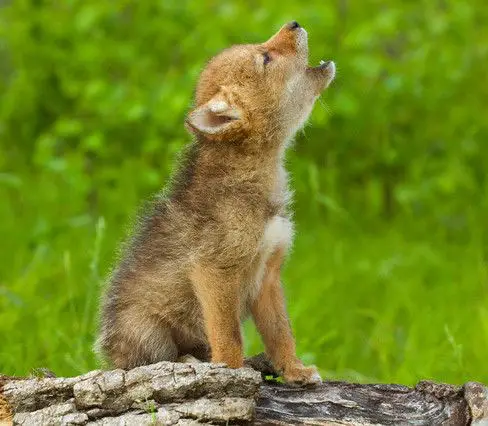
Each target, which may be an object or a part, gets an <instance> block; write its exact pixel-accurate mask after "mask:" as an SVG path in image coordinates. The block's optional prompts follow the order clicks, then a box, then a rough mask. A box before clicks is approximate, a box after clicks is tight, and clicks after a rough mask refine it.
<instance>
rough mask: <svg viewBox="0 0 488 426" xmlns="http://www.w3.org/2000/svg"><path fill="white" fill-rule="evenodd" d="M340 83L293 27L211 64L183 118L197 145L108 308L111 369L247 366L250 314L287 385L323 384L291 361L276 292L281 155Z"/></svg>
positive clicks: (129, 259)
mask: <svg viewBox="0 0 488 426" xmlns="http://www.w3.org/2000/svg"><path fill="white" fill-rule="evenodd" d="M334 75H335V65H334V63H333V62H332V61H329V62H321V64H320V65H319V66H317V67H310V66H308V41H307V32H306V31H305V30H304V29H303V28H302V27H300V25H299V24H298V23H297V22H290V23H288V24H286V25H284V26H283V27H282V28H281V29H280V31H278V33H277V34H275V35H274V36H273V37H271V38H270V39H269V40H268V41H266V42H265V43H262V44H250V45H237V46H233V47H231V48H229V49H226V50H224V51H223V52H221V53H220V54H219V55H217V56H216V57H215V58H213V59H212V60H211V61H210V62H209V63H208V65H207V66H206V68H205V69H204V70H203V72H202V74H201V77H200V80H199V82H198V85H197V89H196V95H195V108H194V109H193V110H192V111H191V112H190V113H189V114H188V116H187V119H186V126H187V128H188V129H189V131H190V132H192V133H193V134H194V137H195V140H194V142H193V143H192V144H191V145H190V146H189V148H188V149H187V152H186V155H185V157H184V160H183V162H182V164H181V165H180V167H179V171H178V173H176V176H175V177H174V179H173V182H172V185H171V187H170V189H169V191H168V192H167V193H166V194H165V196H164V197H160V198H159V199H157V200H156V201H154V202H153V204H152V209H151V211H149V212H148V213H147V214H146V216H145V218H144V219H143V220H142V221H141V223H140V225H139V229H138V230H137V232H136V234H135V236H134V237H133V238H132V240H131V242H130V243H129V244H128V247H127V248H126V250H125V254H124V255H123V257H122V259H121V261H120V262H119V264H118V266H117V267H116V269H115V270H114V272H113V274H112V276H111V279H110V285H109V288H108V291H107V293H106V295H105V298H104V301H103V305H102V314H101V330H100V336H99V338H98V342H97V347H98V349H99V350H100V351H101V352H102V353H104V354H105V355H106V356H107V357H108V359H109V360H111V362H112V363H113V364H114V365H115V366H116V367H119V368H124V369H129V368H132V367H135V366H138V365H142V364H150V363H154V362H158V361H162V360H168V361H175V360H177V359H178V358H179V357H180V356H183V355H185V354H190V355H193V356H194V357H196V358H198V359H200V360H211V361H212V362H223V363H226V364H227V365H228V366H229V367H232V368H237V367H241V366H242V365H243V349H242V338H241V330H240V324H241V321H242V320H243V319H245V318H246V317H247V316H248V315H252V317H253V319H254V321H255V323H256V326H257V329H258V330H259V332H260V334H261V335H262V338H263V341H264V344H265V347H266V352H267V355H268V356H269V358H270V359H271V361H272V362H273V364H274V366H275V368H276V370H277V371H279V372H280V373H281V374H282V375H283V377H284V378H285V380H287V381H289V382H295V383H315V382H318V381H320V376H319V374H318V372H317V370H316V368H315V367H306V366H304V365H303V364H302V362H301V361H300V360H299V359H298V358H297V356H296V354H295V341H294V338H293V335H292V332H291V329H290V325H289V321H288V316H287V313H286V310H285V304H284V299H283V293H282V288H281V283H280V268H281V265H282V263H283V259H284V257H285V255H286V252H287V249H288V247H289V246H290V244H291V240H292V236H293V225H292V222H291V214H290V211H289V204H290V198H291V197H290V191H289V189H288V183H287V173H286V171H285V168H284V156H285V150H286V147H287V146H288V144H289V142H290V140H291V139H292V138H293V137H294V135H295V133H296V131H297V130H298V129H300V128H301V126H303V124H304V123H305V121H306V120H307V117H308V116H309V115H310V113H311V111H312V108H313V105H314V102H315V100H316V99H317V98H318V96H319V95H320V93H321V92H322V91H323V90H324V89H325V88H326V87H327V86H328V85H329V83H330V82H331V81H332V80H333V78H334Z"/></svg>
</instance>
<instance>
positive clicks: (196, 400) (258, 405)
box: [0, 362, 488, 426]
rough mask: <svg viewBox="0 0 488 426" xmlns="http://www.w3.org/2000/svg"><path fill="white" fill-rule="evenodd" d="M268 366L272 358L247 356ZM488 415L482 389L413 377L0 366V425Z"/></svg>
mask: <svg viewBox="0 0 488 426" xmlns="http://www.w3.org/2000/svg"><path fill="white" fill-rule="evenodd" d="M250 364H251V365H254V366H255V367H257V368H260V369H263V370H265V371H266V374H270V370H269V365H268V364H266V363H265V364H261V365H259V363H256V362H255V363H254V364H253V363H250ZM202 423H206V424H225V425H227V424H257V425H297V424H313V425H345V424H346V425H373V424H374V425H378V424H379V425H393V424H395V425H398V424H415V425H433V424H435V425H468V424H473V425H488V389H487V388H486V387H485V386H483V385H481V384H479V383H475V382H470V383H467V384H465V385H464V386H461V387H456V386H451V385H444V384H435V383H432V382H420V383H419V384H418V385H417V386H416V387H415V388H409V387H407V386H401V385H359V384H352V383H344V382H324V383H322V384H321V385H319V386H316V387H310V388H298V387H292V386H289V385H284V384H281V383H277V382H269V381H262V379H261V374H260V373H259V372H257V371H254V370H252V369H250V368H242V369H238V370H231V369H228V368H225V366H223V365H218V364H208V363H194V364H182V363H170V362H160V363H157V364H153V365H148V366H142V367H137V368H134V369H133V370H130V371H123V370H112V371H98V370H97V371H92V372H90V373H88V374H84V375H82V376H78V377H72V378H53V377H44V378H39V377H37V378H36V377H31V378H12V377H6V376H0V425H3V424H16V425H24V426H28V425H68V424H70V425H107V426H108V425H154V424H161V425H194V424H202Z"/></svg>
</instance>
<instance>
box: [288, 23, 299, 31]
mask: <svg viewBox="0 0 488 426" xmlns="http://www.w3.org/2000/svg"><path fill="white" fill-rule="evenodd" d="M288 28H289V29H290V30H296V29H297V28H300V24H299V23H298V22H297V21H291V22H290V23H289V24H288Z"/></svg>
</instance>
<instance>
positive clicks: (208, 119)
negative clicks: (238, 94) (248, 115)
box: [186, 92, 242, 136]
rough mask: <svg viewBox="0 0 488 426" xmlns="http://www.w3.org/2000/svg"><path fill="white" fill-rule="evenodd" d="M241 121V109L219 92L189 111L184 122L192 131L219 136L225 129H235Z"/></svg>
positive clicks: (225, 131)
mask: <svg viewBox="0 0 488 426" xmlns="http://www.w3.org/2000/svg"><path fill="white" fill-rule="evenodd" d="M241 121H242V112H241V110H240V109H239V108H238V107H236V106H235V105H233V104H232V103H231V101H229V100H227V99H226V98H225V97H224V96H223V94H222V93H221V92H219V93H217V94H216V95H215V96H214V97H213V98H212V99H210V100H209V101H208V102H207V103H205V104H203V105H201V106H199V107H198V108H195V109H194V110H193V111H192V112H190V114H188V117H187V119H186V124H187V126H188V128H189V130H190V131H191V132H193V133H197V132H200V133H203V134H204V135H207V136H212V135H215V136H219V135H223V134H224V133H227V131H230V130H233V129H235V130H237V128H238V127H240V124H241Z"/></svg>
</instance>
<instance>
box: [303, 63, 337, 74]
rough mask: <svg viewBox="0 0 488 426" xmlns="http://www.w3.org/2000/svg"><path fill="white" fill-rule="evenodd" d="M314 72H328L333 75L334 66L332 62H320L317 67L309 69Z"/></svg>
mask: <svg viewBox="0 0 488 426" xmlns="http://www.w3.org/2000/svg"><path fill="white" fill-rule="evenodd" d="M309 68H311V69H314V70H323V71H328V72H329V74H331V75H333V76H334V75H335V71H336V66H335V62H334V61H320V64H319V65H317V66H316V67H309Z"/></svg>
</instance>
